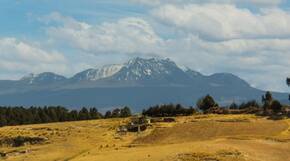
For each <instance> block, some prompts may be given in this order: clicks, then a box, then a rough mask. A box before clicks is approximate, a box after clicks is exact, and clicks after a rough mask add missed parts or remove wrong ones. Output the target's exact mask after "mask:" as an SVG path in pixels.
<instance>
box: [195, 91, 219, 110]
mask: <svg viewBox="0 0 290 161" xmlns="http://www.w3.org/2000/svg"><path fill="white" fill-rule="evenodd" d="M196 105H197V107H198V108H199V109H200V110H202V111H203V112H207V111H208V110H209V109H210V108H212V107H218V104H217V103H216V102H215V100H214V99H213V97H211V96H210V95H206V96H205V97H203V98H201V99H199V100H198V101H197V104H196Z"/></svg>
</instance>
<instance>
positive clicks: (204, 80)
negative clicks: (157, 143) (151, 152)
mask: <svg viewBox="0 0 290 161" xmlns="http://www.w3.org/2000/svg"><path fill="white" fill-rule="evenodd" d="M263 93H264V91H263V90H259V89H256V88H254V87H251V85H250V84H249V83H247V82H246V81H245V80H243V79H241V78H240V77H238V76H236V75H234V74H231V73H215V74H212V75H208V76H207V75H203V74H202V73H199V72H197V71H194V70H192V69H190V68H185V69H182V68H180V67H179V66H178V65H177V64H176V63H175V62H173V61H171V60H170V59H157V58H150V59H144V58H134V59H131V60H129V61H128V62H126V63H124V64H118V65H116V64H115V65H106V66H103V67H101V68H98V69H93V68H92V69H88V70H84V71H82V72H79V73H76V74H75V75H74V76H73V77H70V78H66V77H64V76H61V75H58V74H55V73H51V72H45V73H40V74H36V75H35V74H33V75H29V76H28V77H24V78H22V79H20V80H17V81H0V105H25V106H30V105H64V106H68V107H82V106H96V107H101V108H106V107H116V106H125V105H128V106H132V107H133V109H135V110H136V111H140V109H141V108H143V107H146V106H150V105H154V104H165V103H181V104H184V105H188V106H189V105H193V104H194V103H195V101H197V99H199V98H200V97H202V96H204V95H206V94H211V95H213V96H214V97H215V99H216V100H217V101H218V102H219V103H220V104H230V103H231V102H233V101H235V102H236V103H239V102H243V101H247V100H252V99H255V100H260V98H261V95H262V94H263ZM274 95H276V96H277V99H280V100H281V99H284V97H285V98H287V95H286V94H283V93H274Z"/></svg>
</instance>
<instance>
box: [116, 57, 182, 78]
mask: <svg viewBox="0 0 290 161" xmlns="http://www.w3.org/2000/svg"><path fill="white" fill-rule="evenodd" d="M173 75H178V76H181V75H182V76H181V77H183V76H184V77H185V73H184V72H183V71H182V70H181V69H180V68H179V67H178V66H177V65H176V64H175V63H174V62H173V61H171V60H170V59H158V58H150V59H145V58H139V57H137V58H134V59H131V60H129V61H128V62H127V63H125V65H124V67H123V68H122V69H121V70H120V71H119V72H118V73H116V75H114V76H113V78H114V80H118V81H152V80H154V81H155V80H156V81H160V82H161V80H165V81H166V80H167V81H168V80H170V79H169V78H170V77H172V76H173Z"/></svg>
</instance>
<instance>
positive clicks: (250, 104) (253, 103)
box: [230, 100, 261, 110]
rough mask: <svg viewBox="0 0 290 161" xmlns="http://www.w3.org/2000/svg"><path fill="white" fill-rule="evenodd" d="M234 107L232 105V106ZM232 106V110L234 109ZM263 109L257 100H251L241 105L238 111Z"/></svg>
mask: <svg viewBox="0 0 290 161" xmlns="http://www.w3.org/2000/svg"><path fill="white" fill-rule="evenodd" d="M231 106H232V105H231ZM231 106H230V109H234V108H232V107H231ZM253 107H254V108H261V106H260V104H259V103H258V102H257V101H256V100H251V101H248V102H243V103H241V104H240V105H239V106H238V108H237V109H240V110H242V109H247V108H253Z"/></svg>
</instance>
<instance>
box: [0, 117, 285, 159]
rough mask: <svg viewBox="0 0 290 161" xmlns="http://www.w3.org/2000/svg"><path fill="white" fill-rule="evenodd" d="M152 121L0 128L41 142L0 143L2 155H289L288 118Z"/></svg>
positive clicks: (3, 134)
mask: <svg viewBox="0 0 290 161" xmlns="http://www.w3.org/2000/svg"><path fill="white" fill-rule="evenodd" d="M176 120H177V121H176V122H175V123H156V124H153V126H152V127H151V128H150V129H148V130H146V131H145V132H143V133H141V134H137V133H127V134H126V135H120V134H118V133H116V129H117V127H118V126H119V125H123V124H125V123H126V122H127V121H128V119H110V120H94V121H80V122H67V123H53V124H40V125H27V126H15V127H3V128H0V139H1V138H7V137H15V136H29V137H42V138H45V140H46V141H45V142H44V143H41V144H36V145H25V146H22V147H8V146H6V147H0V154H1V153H5V154H6V155H7V156H6V157H2V158H1V157H0V160H5V161H288V160H289V161H290V159H289V158H290V120H289V119H288V120H279V121H273V120H267V119H265V118H259V117H256V116H253V115H197V116H189V117H178V118H176Z"/></svg>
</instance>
